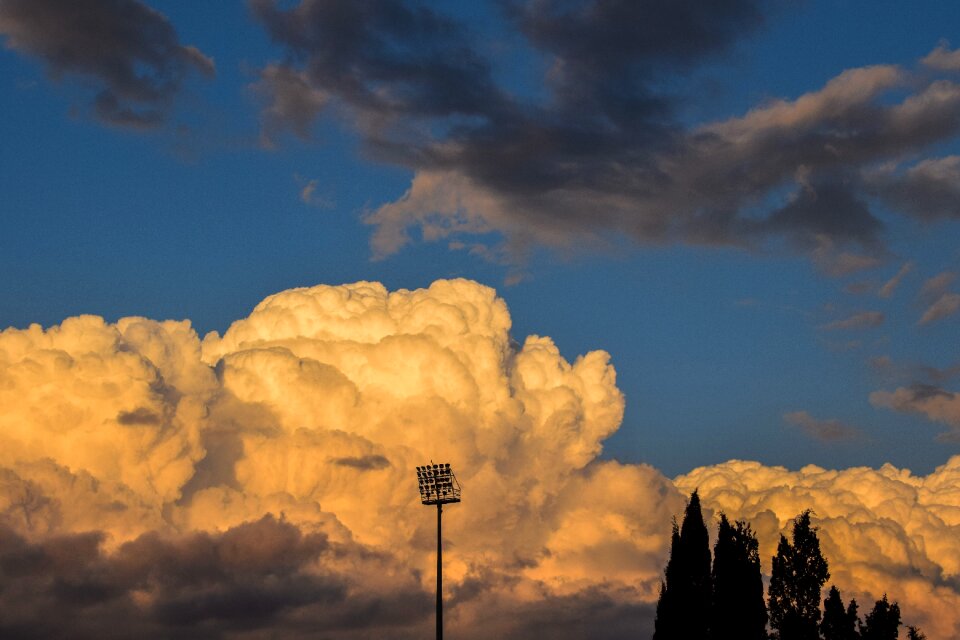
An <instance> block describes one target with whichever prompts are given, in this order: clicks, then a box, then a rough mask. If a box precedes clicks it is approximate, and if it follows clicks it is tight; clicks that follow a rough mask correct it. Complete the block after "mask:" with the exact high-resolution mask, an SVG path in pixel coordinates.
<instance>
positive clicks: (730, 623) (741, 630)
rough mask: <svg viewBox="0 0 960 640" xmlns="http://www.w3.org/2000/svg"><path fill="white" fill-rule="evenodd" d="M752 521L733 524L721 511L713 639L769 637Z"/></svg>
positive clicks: (760, 639) (715, 557) (715, 563)
mask: <svg viewBox="0 0 960 640" xmlns="http://www.w3.org/2000/svg"><path fill="white" fill-rule="evenodd" d="M758 549H759V546H758V543H757V538H756V536H755V535H754V534H753V531H752V530H751V529H750V525H749V524H747V523H746V522H743V521H742V520H738V521H737V522H736V524H735V525H731V524H730V521H729V520H727V516H726V514H720V527H719V529H718V531H717V544H716V545H715V546H714V548H713V609H712V612H711V625H710V627H711V628H710V632H711V638H712V639H713V640H766V637H767V607H766V604H765V603H764V601H763V579H762V578H761V576H760V554H759V551H758Z"/></svg>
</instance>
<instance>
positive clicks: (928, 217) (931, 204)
mask: <svg viewBox="0 0 960 640" xmlns="http://www.w3.org/2000/svg"><path fill="white" fill-rule="evenodd" d="M958 179H960V156H947V157H944V158H931V159H928V160H922V161H920V162H918V163H916V164H915V165H913V166H911V167H909V168H907V169H906V170H902V169H900V168H898V167H896V166H890V165H887V166H883V167H881V168H879V169H873V170H870V171H868V172H866V183H867V185H868V187H869V188H871V189H872V190H873V191H874V192H875V193H876V194H877V195H879V196H880V197H882V198H883V199H884V200H885V201H886V202H888V203H889V204H890V205H891V206H894V207H896V208H897V209H898V210H900V211H903V212H905V213H907V214H909V215H911V216H914V217H916V218H917V219H919V220H923V221H927V222H932V221H936V220H956V219H958V218H960V206H958V205H957V197H958V195H960V187H958V186H957V180H958Z"/></svg>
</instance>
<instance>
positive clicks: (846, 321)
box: [820, 311, 885, 331]
mask: <svg viewBox="0 0 960 640" xmlns="http://www.w3.org/2000/svg"><path fill="white" fill-rule="evenodd" d="M884 319H885V316H884V315H883V313H881V312H880V311H863V312H861V313H856V314H854V315H852V316H850V317H848V318H843V319H842V320H835V321H834V322H828V323H827V324H823V325H820V328H821V329H823V330H824V331H837V330H849V329H872V328H873V327H879V326H880V325H882V324H883V321H884Z"/></svg>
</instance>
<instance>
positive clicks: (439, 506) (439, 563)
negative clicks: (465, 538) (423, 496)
mask: <svg viewBox="0 0 960 640" xmlns="http://www.w3.org/2000/svg"><path fill="white" fill-rule="evenodd" d="M442 513H443V504H442V503H440V502H438V503H437V640H443V544H442V542H441V532H442V531H443V526H442V525H441V524H440V522H441V517H440V515H441V514H442Z"/></svg>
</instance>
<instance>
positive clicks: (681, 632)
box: [653, 491, 712, 640]
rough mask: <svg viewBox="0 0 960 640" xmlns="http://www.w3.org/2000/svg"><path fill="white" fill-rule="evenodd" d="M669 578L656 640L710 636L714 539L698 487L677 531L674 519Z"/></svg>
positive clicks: (662, 591) (695, 639)
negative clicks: (710, 537) (712, 541)
mask: <svg viewBox="0 0 960 640" xmlns="http://www.w3.org/2000/svg"><path fill="white" fill-rule="evenodd" d="M665 574H666V575H665V578H666V580H665V581H664V583H662V584H661V587H660V600H659V602H658V603H657V619H656V621H655V623H654V629H655V631H654V635H653V637H654V640H701V639H704V638H707V634H708V625H709V614H710V596H711V591H712V590H711V580H710V539H709V536H708V535H707V526H706V525H705V524H704V522H703V513H702V512H701V510H700V496H698V495H697V492H696V491H694V492H693V493H692V494H690V502H688V503H687V509H686V511H685V512H684V514H683V523H682V524H681V525H680V529H679V532H678V531H677V526H676V522H674V529H673V536H672V539H671V544H670V560H669V562H668V563H667V568H666V571H665Z"/></svg>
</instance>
